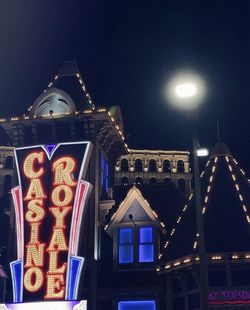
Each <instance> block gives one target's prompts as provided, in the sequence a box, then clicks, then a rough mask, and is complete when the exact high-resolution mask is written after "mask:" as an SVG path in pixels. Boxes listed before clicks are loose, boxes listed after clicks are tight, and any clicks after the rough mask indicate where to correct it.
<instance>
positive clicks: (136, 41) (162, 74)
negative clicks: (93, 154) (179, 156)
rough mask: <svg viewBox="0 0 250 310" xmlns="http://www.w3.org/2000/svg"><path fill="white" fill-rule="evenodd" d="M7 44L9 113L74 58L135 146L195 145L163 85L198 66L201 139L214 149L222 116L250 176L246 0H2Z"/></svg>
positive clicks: (249, 14) (1, 95) (4, 67)
mask: <svg viewBox="0 0 250 310" xmlns="http://www.w3.org/2000/svg"><path fill="white" fill-rule="evenodd" d="M0 46H1V48H0V53H1V57H0V85H1V86H0V104H1V116H2V117H5V116H14V115H20V114H23V113H24V112H25V111H26V109H27V108H28V107H29V106H30V105H31V104H32V103H33V101H34V100H35V99H36V97H38V96H39V94H40V93H41V92H42V91H43V89H44V88H45V87H46V86H47V85H48V83H49V82H50V80H51V78H52V77H53V76H54V75H55V73H56V71H57V70H58V68H59V67H60V66H61V65H62V63H63V62H64V61H65V60H71V59H75V60H76V61H77V62H78V65H79V68H80V70H81V72H82V75H83V78H84V80H85V83H86V85H87V88H88V90H89V92H90V93H91V95H92V98H93V100H94V101H95V103H96V105H98V106H106V107H108V106H111V105H120V106H121V109H122V112H123V118H124V125H125V131H126V134H127V136H128V138H127V141H128V144H129V146H130V147H131V148H132V147H133V148H154V149H155V148H158V149H159V148H162V149H187V148H189V146H190V140H189V134H188V127H189V125H188V123H187V121H186V117H185V115H184V114H183V113H180V112H179V111H175V110H174V109H173V108H169V107H168V105H167V99H166V97H165V92H164V89H165V85H166V83H167V81H168V80H169V79H170V77H171V76H172V75H173V73H174V72H175V71H178V70H182V69H183V68H191V69H193V70H195V71H197V72H199V73H200V75H201V76H203V77H204V79H205V82H206V85H207V96H206V98H205V101H204V103H203V106H202V107H201V110H200V123H199V138H200V143H201V144H202V145H206V146H208V147H212V146H213V144H214V143H215V142H216V139H217V138H216V119H219V121H220V128H221V133H222V139H223V141H224V142H226V143H227V144H228V145H229V147H230V149H231V151H232V153H233V154H234V155H235V157H236V158H237V159H238V161H239V162H240V164H241V166H242V167H243V168H245V169H247V171H248V172H250V161H249V158H250V148H249V144H250V129H249V123H250V108H249V104H250V90H249V89H250V60H249V57H250V1H249V0H245V1H241V0H237V1H230V0H227V1H224V0H217V1H213V0H210V1H207V0H204V1H194V0H189V1H186V0H183V1H177V0H176V1H170V0H165V1H157V0H155V1H145V0H144V1H140V0H134V1H132V0H124V1H119V0H113V1H110V0H100V1H96V0H79V1H78V0H42V1H41V0H22V1H18V0H1V4H0ZM248 174H249V173H248Z"/></svg>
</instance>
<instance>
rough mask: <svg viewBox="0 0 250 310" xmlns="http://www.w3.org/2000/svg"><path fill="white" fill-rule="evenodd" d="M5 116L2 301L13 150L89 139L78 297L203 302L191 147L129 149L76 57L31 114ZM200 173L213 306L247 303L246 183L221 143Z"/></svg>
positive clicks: (156, 309)
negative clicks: (89, 189) (90, 89)
mask: <svg viewBox="0 0 250 310" xmlns="http://www.w3.org/2000/svg"><path fill="white" fill-rule="evenodd" d="M0 123H1V128H2V131H1V132H0V139H1V141H0V142H1V145H2V146H1V147H0V201H1V212H0V215H1V218H0V220H1V225H0V232H1V235H0V245H1V253H0V254H1V262H0V264H1V265H2V266H3V267H1V266H0V275H1V272H2V275H1V277H0V289H1V292H0V296H1V299H2V301H4V302H6V303H7V302H11V301H12V298H13V296H12V287H11V282H10V277H11V275H10V268H9V262H11V261H13V260H14V259H16V257H17V253H18V243H17V240H16V238H17V237H16V236H17V231H16V228H15V227H16V223H15V221H16V217H15V213H14V205H13V202H12V200H11V189H12V188H14V187H15V186H16V185H17V183H18V178H17V171H18V169H17V166H16V164H15V162H14V149H15V148H24V147H27V146H33V147H35V146H41V145H42V146H43V147H44V148H47V149H51V148H52V149H53V147H54V146H55V145H58V144H60V143H72V142H79V143H81V142H83V141H85V142H86V141H87V142H88V143H90V144H91V145H92V153H91V156H90V158H89V164H88V166H87V167H86V171H85V172H86V173H85V177H84V178H85V179H84V180H85V181H86V182H89V183H90V184H91V185H92V186H93V189H92V192H91V194H90V197H89V200H88V203H87V209H86V213H85V214H84V215H83V216H82V227H81V228H79V229H80V231H79V236H80V237H79V241H80V243H79V256H82V257H84V258H85V266H84V268H83V272H82V274H81V277H80V280H79V281H80V282H79V292H78V296H77V298H78V299H79V300H86V301H87V309H89V310H106V309H107V310H108V309H112V310H138V309H143V310H179V309H185V310H198V309H200V305H199V300H200V281H201V279H200V278H199V272H198V264H199V257H198V254H197V246H198V240H197V236H196V233H197V231H196V221H195V212H194V210H195V209H194V206H193V204H194V202H193V197H194V195H193V191H194V190H193V189H192V186H191V179H192V174H191V169H190V162H189V155H190V154H189V152H188V151H163V150H133V149H129V148H128V146H127V145H126V143H125V141H124V140H125V138H124V136H125V135H124V128H123V122H122V115H121V111H120V109H119V107H111V108H97V107H95V105H94V103H93V101H92V99H91V96H90V94H89V93H88V92H87V89H86V85H85V84H84V82H83V79H82V77H81V73H80V71H79V69H78V68H77V65H76V64H75V63H74V62H67V63H65V64H64V66H63V67H62V68H61V69H60V70H59V71H58V73H57V74H56V75H55V77H54V79H53V80H52V82H50V83H49V85H48V87H47V88H46V90H45V91H44V92H43V93H42V94H41V95H40V96H39V97H38V98H37V99H36V100H35V101H34V104H33V105H32V106H31V107H30V108H29V109H28V111H27V113H26V114H24V115H23V116H20V117H19V116H18V117H15V116H13V117H12V118H10V119H0ZM33 168H34V167H33ZM35 168H37V167H35ZM64 168H65V167H64ZM225 169H226V174H223V173H222V174H221V173H220V172H223V171H224V172H225ZM73 176H74V173H72V174H71V177H72V178H73ZM216 177H217V180H219V181H217V183H216V182H215V179H216ZM201 179H202V197H203V214H204V220H205V227H206V246H207V260H208V262H207V263H208V271H209V281H210V282H209V287H210V291H209V303H210V308H211V309H248V307H249V304H250V293H249V292H250V287H249V283H250V275H249V262H250V255H249V253H250V247H249V244H250V243H249V222H250V218H249V214H248V207H249V203H250V192H249V182H248V180H247V178H246V177H245V175H244V172H243V171H242V170H241V169H240V168H239V167H238V165H237V164H236V162H235V159H233V157H232V155H231V153H230V152H229V150H228V149H227V148H226V147H225V146H224V145H222V144H220V145H217V147H216V148H215V150H214V151H213V153H212V155H211V158H210V160H209V162H208V164H207V166H206V169H205V171H204V172H203V173H202V174H201ZM228 179H229V180H230V182H231V183H230V182H229V183H228ZM72 180H73V179H72ZM215 183H216V184H217V185H216V186H215V187H214V186H213V185H214V184H215ZM226 184H228V185H227V186H226ZM232 185H233V187H232ZM235 194H236V198H235V197H234V196H235ZM221 197H226V199H225V200H223V198H221ZM238 206H240V207H239V208H238ZM232 210H234V211H232ZM211 214H212V217H211ZM208 218H209V219H208ZM216 227H217V228H216ZM66 241H67V242H68V240H66ZM4 273H6V274H7V276H8V277H9V278H7V277H6V275H5V274H4ZM248 296H249V297H248ZM85 306H86V305H85ZM85 306H84V307H85ZM244 307H245V308H244ZM84 309H85V308H84Z"/></svg>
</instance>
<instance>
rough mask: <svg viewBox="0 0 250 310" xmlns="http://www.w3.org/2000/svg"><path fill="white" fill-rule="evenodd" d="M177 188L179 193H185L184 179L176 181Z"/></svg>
mask: <svg viewBox="0 0 250 310" xmlns="http://www.w3.org/2000/svg"><path fill="white" fill-rule="evenodd" d="M178 187H179V189H180V191H181V192H182V193H185V191H186V184H185V180H184V179H179V180H178Z"/></svg>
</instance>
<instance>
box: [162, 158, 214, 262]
mask: <svg viewBox="0 0 250 310" xmlns="http://www.w3.org/2000/svg"><path fill="white" fill-rule="evenodd" d="M209 164H210V159H209V160H208V161H207V163H206V167H205V169H204V170H203V171H202V173H201V174H200V178H201V179H202V178H203V177H204V176H205V174H206V172H207V167H208V166H209ZM193 197H194V194H193V193H192V194H190V196H189V198H188V200H189V201H188V203H186V204H185V205H184V207H183V209H182V211H181V215H180V216H179V217H178V218H177V220H176V225H175V227H174V228H173V229H172V230H171V233H170V236H169V238H168V240H166V242H165V244H164V247H163V249H162V252H161V253H160V254H159V256H158V259H161V258H162V256H163V252H164V251H165V250H166V248H167V247H168V245H169V243H170V239H171V238H172V237H173V236H174V234H175V232H176V229H177V225H179V224H180V223H181V221H182V219H183V215H184V213H186V211H187V209H188V207H189V205H190V203H191V200H192V198H193Z"/></svg>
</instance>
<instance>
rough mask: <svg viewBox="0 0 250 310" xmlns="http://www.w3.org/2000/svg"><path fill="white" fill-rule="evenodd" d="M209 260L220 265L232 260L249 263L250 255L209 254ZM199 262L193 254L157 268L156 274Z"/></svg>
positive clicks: (197, 257) (240, 253) (245, 253)
mask: <svg viewBox="0 0 250 310" xmlns="http://www.w3.org/2000/svg"><path fill="white" fill-rule="evenodd" d="M207 260H208V261H210V263H212V262H213V263H215V264H216V263H218V262H220V263H221V261H223V260H224V261H227V262H228V260H230V261H231V262H236V261H238V260H242V261H245V262H246V261H248V262H249V260H250V254H249V253H248V252H244V253H242V252H239V253H230V252H228V253H225V252H223V253H208V254H207ZM197 261H199V256H197V255H195V254H192V255H188V256H185V257H183V258H178V259H176V260H174V261H170V262H167V264H166V265H165V266H164V267H162V268H160V267H157V268H156V270H155V271H156V272H160V271H163V270H170V269H172V268H175V267H176V268H178V267H180V266H181V267H182V266H183V265H187V264H189V263H195V262H197Z"/></svg>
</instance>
